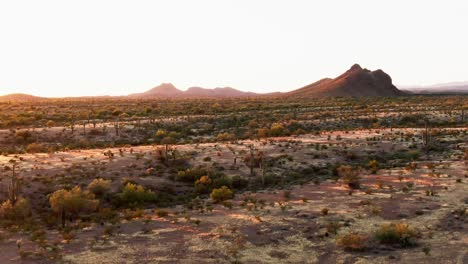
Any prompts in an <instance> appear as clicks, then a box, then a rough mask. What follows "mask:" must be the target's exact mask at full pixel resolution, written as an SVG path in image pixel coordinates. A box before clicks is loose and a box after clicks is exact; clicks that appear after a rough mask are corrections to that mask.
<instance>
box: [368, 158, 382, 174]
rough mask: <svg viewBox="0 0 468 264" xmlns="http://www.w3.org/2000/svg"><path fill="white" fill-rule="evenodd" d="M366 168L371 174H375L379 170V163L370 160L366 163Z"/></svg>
mask: <svg viewBox="0 0 468 264" xmlns="http://www.w3.org/2000/svg"><path fill="white" fill-rule="evenodd" d="M367 167H368V168H369V170H370V171H371V172H372V174H376V173H377V171H378V170H379V163H378V162H377V161H376V160H371V161H369V163H367Z"/></svg>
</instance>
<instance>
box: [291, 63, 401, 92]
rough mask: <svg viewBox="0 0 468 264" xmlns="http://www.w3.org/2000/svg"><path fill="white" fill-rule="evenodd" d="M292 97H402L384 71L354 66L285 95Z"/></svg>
mask: <svg viewBox="0 0 468 264" xmlns="http://www.w3.org/2000/svg"><path fill="white" fill-rule="evenodd" d="M285 95H286V96H292V97H336V96H344V97H348V96H353V97H363V96H400V95H404V93H403V92H402V91H400V90H398V89H397V88H396V87H395V86H394V85H393V84H392V79H391V78H390V76H389V75H388V74H386V73H385V72H384V71H382V70H376V71H370V70H368V69H363V68H361V66H359V65H358V64H354V65H353V66H352V67H351V68H350V69H349V70H347V71H346V72H345V73H343V74H341V75H340V76H338V77H336V78H334V79H331V78H325V79H321V80H319V81H317V82H315V83H312V84H309V85H307V86H304V87H302V88H300V89H297V90H294V91H291V92H288V93H285Z"/></svg>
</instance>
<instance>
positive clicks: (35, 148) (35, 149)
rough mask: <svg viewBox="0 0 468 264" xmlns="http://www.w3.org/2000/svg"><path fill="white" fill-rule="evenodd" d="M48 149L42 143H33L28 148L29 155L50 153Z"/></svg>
mask: <svg viewBox="0 0 468 264" xmlns="http://www.w3.org/2000/svg"><path fill="white" fill-rule="evenodd" d="M48 150H49V149H48V147H47V146H46V145H44V144H41V143H31V144H29V145H28V146H27V147H26V152H28V153H39V152H48Z"/></svg>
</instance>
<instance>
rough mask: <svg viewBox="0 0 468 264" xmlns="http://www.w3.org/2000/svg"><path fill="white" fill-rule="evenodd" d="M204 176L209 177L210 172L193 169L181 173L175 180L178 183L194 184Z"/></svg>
mask: <svg viewBox="0 0 468 264" xmlns="http://www.w3.org/2000/svg"><path fill="white" fill-rule="evenodd" d="M204 175H208V172H207V171H206V170H205V169H202V168H193V169H186V170H181V171H179V172H178V173H177V176H176V178H175V179H176V180H177V181H183V182H192V183H193V182H195V181H196V180H198V179H200V178H201V177H202V176H204Z"/></svg>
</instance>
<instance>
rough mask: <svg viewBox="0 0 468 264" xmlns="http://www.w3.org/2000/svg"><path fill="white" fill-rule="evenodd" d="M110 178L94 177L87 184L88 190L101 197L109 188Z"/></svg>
mask: <svg viewBox="0 0 468 264" xmlns="http://www.w3.org/2000/svg"><path fill="white" fill-rule="evenodd" d="M110 183H111V181H110V180H104V179H101V178H98V179H94V180H93V181H92V182H91V183H90V184H89V185H88V190H89V191H90V192H92V193H94V195H96V196H97V197H102V196H104V195H105V194H107V193H108V192H109V190H110Z"/></svg>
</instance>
